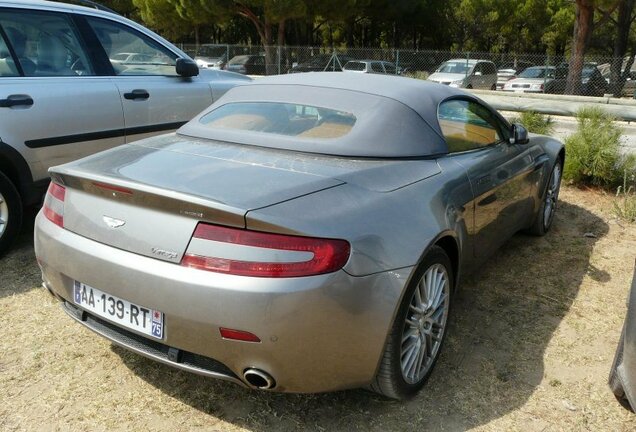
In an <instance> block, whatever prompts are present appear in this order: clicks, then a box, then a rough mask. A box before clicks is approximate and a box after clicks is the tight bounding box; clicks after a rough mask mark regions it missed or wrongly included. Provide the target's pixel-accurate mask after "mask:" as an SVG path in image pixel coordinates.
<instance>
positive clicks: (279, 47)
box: [276, 45, 281, 75]
mask: <svg viewBox="0 0 636 432" xmlns="http://www.w3.org/2000/svg"><path fill="white" fill-rule="evenodd" d="M276 51H277V52H276V57H278V75H280V60H281V58H280V57H281V46H280V45H278V48H276Z"/></svg>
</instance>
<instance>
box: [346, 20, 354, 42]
mask: <svg viewBox="0 0 636 432" xmlns="http://www.w3.org/2000/svg"><path fill="white" fill-rule="evenodd" d="M355 24H356V19H355V17H348V18H347V20H346V22H345V38H346V41H347V48H353V47H354V46H355Z"/></svg>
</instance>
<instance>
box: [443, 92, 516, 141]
mask: <svg viewBox="0 0 636 432" xmlns="http://www.w3.org/2000/svg"><path fill="white" fill-rule="evenodd" d="M438 120H439V125H440V128H441V129H442V134H443V135H444V138H445V139H446V143H447V145H448V151H449V153H456V152H462V151H468V150H474V149H478V148H481V147H487V146H490V145H493V144H496V143H499V142H500V141H502V140H503V139H505V137H503V136H502V133H501V131H502V130H504V129H505V128H503V124H501V122H500V121H499V120H498V119H497V118H496V117H495V116H494V115H493V114H492V112H491V111H490V110H489V109H487V108H486V107H484V106H482V105H480V104H478V103H476V102H472V101H466V100H460V99H454V100H450V101H446V102H442V104H440V106H439V110H438Z"/></svg>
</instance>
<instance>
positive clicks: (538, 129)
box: [511, 111, 554, 135]
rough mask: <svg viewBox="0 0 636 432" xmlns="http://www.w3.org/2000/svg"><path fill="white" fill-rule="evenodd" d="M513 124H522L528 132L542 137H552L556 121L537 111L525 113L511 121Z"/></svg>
mask: <svg viewBox="0 0 636 432" xmlns="http://www.w3.org/2000/svg"><path fill="white" fill-rule="evenodd" d="M511 122H512V123H521V124H522V125H523V126H524V127H525V128H526V129H528V132H532V133H536V134H540V135H552V133H553V132H554V121H553V120H552V117H550V116H545V115H543V114H539V113H538V112H535V111H524V112H522V113H521V115H520V116H519V117H515V118H513V119H512V120H511Z"/></svg>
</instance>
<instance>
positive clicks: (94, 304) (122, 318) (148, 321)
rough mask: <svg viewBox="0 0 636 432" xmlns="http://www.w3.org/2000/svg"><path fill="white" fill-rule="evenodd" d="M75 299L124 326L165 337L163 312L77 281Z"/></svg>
mask: <svg viewBox="0 0 636 432" xmlns="http://www.w3.org/2000/svg"><path fill="white" fill-rule="evenodd" d="M73 300H74V301H75V304H77V305H79V306H81V307H83V308H84V309H86V310H88V311H89V312H92V313H93V314H95V315H98V316H100V317H102V318H106V319H107V320H109V321H112V322H114V323H116V324H119V325H121V326H123V327H127V328H129V329H132V330H135V331H138V332H140V333H143V334H145V335H148V336H151V337H153V338H157V339H163V329H164V325H163V312H160V311H158V310H154V309H150V308H146V307H143V306H139V305H136V304H134V303H131V302H129V301H126V300H124V299H121V298H119V297H115V296H114V295H111V294H108V293H105V292H103V291H100V290H98V289H97V288H93V287H91V286H88V285H86V284H83V283H81V282H78V281H75V284H74V286H73Z"/></svg>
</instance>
